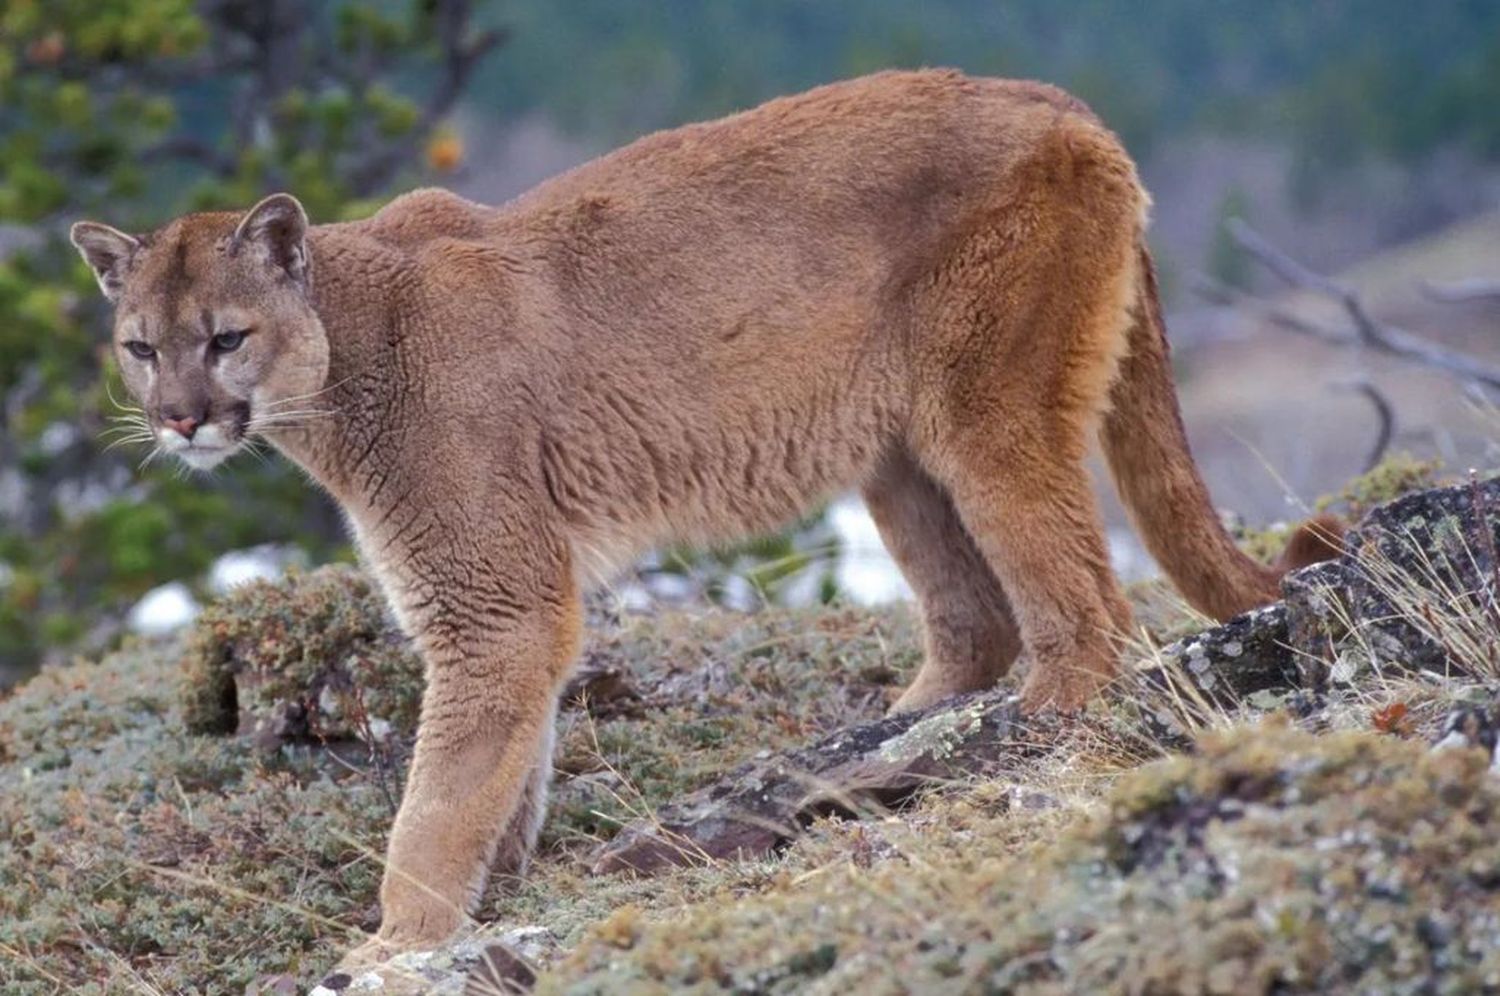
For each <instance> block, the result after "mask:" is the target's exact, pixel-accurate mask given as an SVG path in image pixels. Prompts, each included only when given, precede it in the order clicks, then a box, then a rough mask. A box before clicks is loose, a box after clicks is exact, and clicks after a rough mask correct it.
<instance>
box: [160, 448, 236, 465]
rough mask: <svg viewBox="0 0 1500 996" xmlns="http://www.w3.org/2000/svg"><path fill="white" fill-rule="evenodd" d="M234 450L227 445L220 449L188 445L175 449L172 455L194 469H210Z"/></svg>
mask: <svg viewBox="0 0 1500 996" xmlns="http://www.w3.org/2000/svg"><path fill="white" fill-rule="evenodd" d="M233 452H234V450H232V449H230V448H229V447H227V446H226V447H224V448H222V449H213V450H211V449H207V448H206V447H203V446H190V447H188V448H187V449H185V450H177V451H176V452H175V453H174V454H173V455H174V456H176V457H177V459H179V460H181V461H182V462H183V463H185V464H187V465H188V466H189V467H192V468H193V469H194V470H212V469H213V468H215V467H217V466H218V465H219V464H221V463H223V462H224V461H225V460H227V459H229V455H230V454H231V453H233Z"/></svg>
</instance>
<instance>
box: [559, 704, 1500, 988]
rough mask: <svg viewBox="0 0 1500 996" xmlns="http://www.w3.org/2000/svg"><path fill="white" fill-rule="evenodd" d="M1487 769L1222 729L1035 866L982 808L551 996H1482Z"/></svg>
mask: <svg viewBox="0 0 1500 996" xmlns="http://www.w3.org/2000/svg"><path fill="white" fill-rule="evenodd" d="M1487 763H1488V762H1487V759H1486V757H1485V756H1484V755H1483V753H1482V752H1479V751H1470V750H1454V751H1441V752H1436V753H1434V752H1430V751H1428V750H1427V749H1425V748H1424V747H1423V746H1422V745H1420V744H1412V743H1407V742H1402V741H1398V740H1394V739H1391V738H1389V737H1380V736H1376V735H1372V734H1369V733H1339V734H1332V735H1327V736H1324V737H1314V736H1311V735H1309V734H1306V733H1301V732H1296V731H1293V730H1290V729H1286V728H1282V727H1277V726H1270V727H1262V728H1253V729H1241V730H1237V731H1234V732H1232V733H1229V734H1222V735H1215V736H1211V737H1208V738H1205V739H1203V740H1202V741H1201V742H1200V743H1199V748H1198V751H1197V753H1196V754H1195V756H1192V757H1184V758H1173V759H1169V760H1165V761H1162V762H1159V763H1156V764H1152V765H1148V766H1147V767H1145V768H1143V769H1141V770H1140V771H1138V772H1135V773H1133V774H1130V775H1127V776H1125V777H1124V778H1122V779H1121V780H1120V782H1119V784H1118V785H1117V786H1116V788H1115V790H1114V791H1113V792H1112V794H1111V795H1110V797H1109V799H1108V802H1107V804H1106V806H1105V807H1104V808H1103V810H1102V811H1101V812H1100V813H1099V815H1097V816H1094V817H1091V818H1086V819H1083V820H1081V821H1080V822H1078V823H1076V825H1075V826H1074V827H1073V828H1072V829H1071V830H1070V831H1068V832H1066V833H1063V834H1060V835H1057V836H1056V838H1055V840H1054V842H1051V843H1046V842H1043V843H1041V844H1040V845H1038V846H1036V847H1033V848H1031V849H1030V850H1028V851H1026V852H1025V853H1023V854H1022V855H1020V856H1016V855H1015V854H1014V852H1013V851H1011V850H1006V849H1004V848H995V847H992V842H994V841H997V840H999V839H1000V838H999V836H997V835H994V834H993V831H994V830H995V828H996V826H997V823H996V821H994V820H990V821H989V822H988V823H987V824H986V823H985V822H984V821H983V820H981V821H980V822H979V824H978V825H977V826H976V825H974V824H973V823H971V824H970V825H969V826H968V827H966V828H965V830H964V840H965V843H966V845H967V852H966V854H965V856H964V857H962V858H959V859H957V860H952V859H951V855H950V854H949V853H948V852H947V851H946V850H945V848H951V846H952V845H951V844H948V845H944V844H943V843H942V842H941V841H942V837H943V835H942V834H941V833H939V834H934V835H930V836H929V837H928V838H927V839H926V840H919V841H913V842H910V843H909V846H910V847H911V848H912V850H909V851H907V852H905V853H903V854H902V857H903V858H905V859H906V860H902V861H890V862H886V863H884V864H882V865H879V866H877V867H876V868H875V869H873V870H872V871H869V872H865V871H861V870H859V869H857V868H852V867H847V866H846V867H843V868H838V869H834V870H830V871H828V872H827V873H826V874H821V875H817V876H813V877H810V878H807V879H804V880H802V881H785V882H782V883H780V884H778V885H776V886H774V887H773V888H771V889H770V890H768V891H767V892H766V893H765V894H764V895H761V896H757V897H753V898H750V899H745V900H740V901H732V900H731V899H730V898H729V897H728V896H722V895H721V896H716V897H713V898H711V899H710V900H708V901H705V902H701V903H698V904H696V905H694V906H691V907H689V908H686V909H683V910H680V911H677V912H675V913H673V914H671V915H669V916H666V917H660V918H657V919H654V920H650V921H646V922H642V921H640V919H639V918H637V919H636V920H635V921H633V923H632V926H631V930H630V931H629V932H628V933H625V932H622V931H620V930H611V932H609V933H605V932H602V931H601V932H600V933H599V934H597V935H594V934H590V935H589V937H588V938H587V940H585V942H584V943H583V944H582V945H581V946H580V947H579V948H578V949H577V951H576V952H575V953H574V954H573V955H572V956H571V957H570V958H569V959H568V960H567V961H566V962H565V963H563V965H561V966H560V967H559V968H558V969H556V970H555V971H554V972H552V973H551V974H548V975H544V976H543V978H542V980H541V984H540V986H539V991H540V992H543V993H571V994H584V993H603V992H609V993H620V992H653V991H661V990H662V989H663V988H666V989H671V990H672V991H689V992H692V991H702V992H708V991H737V992H768V993H770V992H791V991H797V990H800V989H802V988H804V987H807V986H809V985H811V984H813V981H814V980H817V985H818V987H819V989H820V991H829V992H847V991H862V992H871V993H884V992H910V991H934V992H960V991H962V992H978V991H984V992H1036V993H1052V992H1125V991H1130V992H1209V993H1212V992H1222V993H1238V992H1264V991H1271V990H1274V991H1280V992H1288V991H1299V992H1327V991H1362V992H1371V991H1380V992H1399V991H1411V992H1417V991H1421V992H1453V993H1458V992H1477V991H1481V990H1482V989H1484V987H1486V986H1488V987H1491V988H1493V987H1495V986H1497V985H1500V913H1497V912H1496V911H1497V910H1500V876H1497V875H1496V869H1497V868H1500V842H1496V841H1495V840H1494V836H1493V833H1492V832H1491V829H1490V828H1492V827H1493V821H1494V820H1495V819H1496V818H1500V785H1497V784H1496V782H1495V781H1494V779H1493V778H1491V777H1489V776H1488V774H1487ZM938 805H940V806H941V805H951V803H939V804H938ZM924 849H926V850H927V852H928V853H924ZM939 855H941V856H942V857H944V858H949V859H950V860H946V861H945V860H937V858H938V857H939Z"/></svg>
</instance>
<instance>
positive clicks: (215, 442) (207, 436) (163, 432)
mask: <svg viewBox="0 0 1500 996" xmlns="http://www.w3.org/2000/svg"><path fill="white" fill-rule="evenodd" d="M156 438H157V441H158V442H159V443H160V444H161V448H162V450H164V451H165V452H167V453H170V454H172V455H173V456H175V457H176V458H177V459H179V460H181V461H182V462H183V463H185V464H187V465H188V466H189V467H192V468H193V469H194V470H211V469H213V468H214V467H217V466H218V465H219V464H221V463H223V462H224V461H225V460H227V459H229V457H230V455H231V454H233V453H234V451H235V449H236V448H237V447H236V446H235V444H234V443H232V442H230V440H229V437H228V435H227V434H226V433H225V432H224V430H223V429H220V428H219V427H218V426H217V425H205V426H203V427H202V428H201V429H199V430H198V431H197V433H195V434H194V435H193V438H192V441H191V442H189V441H188V440H186V439H184V438H182V436H181V435H179V434H178V433H176V432H173V431H171V430H170V429H158V430H157V433H156Z"/></svg>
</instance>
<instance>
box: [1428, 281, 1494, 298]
mask: <svg viewBox="0 0 1500 996" xmlns="http://www.w3.org/2000/svg"><path fill="white" fill-rule="evenodd" d="M1422 291H1423V293H1425V294H1426V295H1427V296H1428V297H1430V298H1432V299H1433V300H1434V301H1448V302H1453V303H1461V302H1464V301H1495V302H1500V280H1487V279H1485V278H1484V277H1470V278H1469V279H1467V280H1444V281H1438V280H1424V281H1422Z"/></svg>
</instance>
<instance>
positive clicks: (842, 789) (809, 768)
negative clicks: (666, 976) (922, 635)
mask: <svg viewBox="0 0 1500 996" xmlns="http://www.w3.org/2000/svg"><path fill="white" fill-rule="evenodd" d="M1060 725H1061V724H1060V723H1059V721H1058V720H1057V719H1056V718H1055V717H1045V716H1042V717H1031V718H1028V719H1025V720H1023V719H1022V718H1021V716H1020V709H1019V705H1018V702H1017V700H1016V697H1015V696H1014V695H1013V694H1012V693H1011V692H1010V691H1009V690H1008V689H998V690H996V691H992V692H985V693H981V694H977V695H970V696H965V697H962V698H958V699H953V700H949V701H947V702H941V703H938V704H937V705H934V706H932V707H931V708H928V709H926V710H922V711H920V712H913V713H904V714H900V715H895V716H887V717H885V718H883V719H879V720H876V721H874V722H871V723H865V724H863V725H860V726H854V727H850V728H848V729H844V730H840V731H839V732H838V733H836V734H834V735H832V736H830V737H826V738H824V739H823V740H820V741H818V742H817V743H814V744H811V745H809V746H807V747H799V748H794V749H790V750H785V751H781V752H779V753H777V754H775V755H773V756H771V757H769V758H766V759H763V760H758V761H753V762H751V763H749V764H746V765H743V766H741V767H739V768H736V769H735V770H734V771H732V772H730V773H729V774H727V775H726V776H724V777H723V778H721V779H720V780H718V781H716V782H715V783H714V784H713V785H710V786H708V787H707V788H705V789H701V790H699V791H697V792H693V793H691V794H689V795H687V796H685V797H683V798H681V799H678V800H675V801H673V802H672V803H669V804H668V805H666V806H663V807H661V808H660V809H659V810H657V811H656V812H655V813H653V814H652V815H651V816H650V817H649V818H645V819H639V820H636V821H634V822H632V823H630V824H629V825H627V826H626V827H625V828H624V829H623V830H621V832H620V833H619V834H617V835H616V836H615V837H614V839H612V840H611V841H609V842H608V843H606V844H605V845H604V846H603V847H601V848H600V849H599V851H598V852H597V853H596V856H595V859H594V862H593V870H594V872H595V873H596V874H604V873H609V872H616V871H633V872H637V873H650V872H655V871H659V870H661V869H663V868H668V867H675V866H679V865H685V864H693V863H698V862H706V861H713V860H716V859H720V858H731V857H733V858H741V859H743V858H749V857H756V856H759V855H763V854H766V853H768V852H769V851H771V850H773V849H774V848H776V847H777V846H779V845H781V844H783V843H785V842H786V841H787V840H789V839H790V838H792V837H793V836H795V835H796V834H797V833H798V831H799V828H800V827H802V826H804V825H805V824H807V823H808V822H809V821H810V820H812V819H813V818H814V817H815V816H818V815H821V814H824V813H828V812H831V811H842V812H849V811H858V810H859V809H861V808H862V807H867V806H870V805H874V806H877V807H880V806H885V805H889V804H892V803H895V802H899V801H901V800H903V799H905V798H908V797H910V796H911V795H912V793H913V792H915V791H917V790H919V789H921V788H923V787H925V786H929V785H933V784H939V783H943V782H947V781H951V780H952V779H955V778H965V777H974V776H993V775H996V774H999V773H1000V772H1002V771H1004V770H1007V769H1009V770H1014V769H1015V768H1016V767H1017V766H1019V765H1023V764H1025V763H1026V762H1028V761H1030V760H1034V759H1035V758H1037V757H1039V756H1040V755H1042V754H1044V753H1046V752H1047V751H1049V750H1051V749H1053V748H1055V747H1056V745H1057V743H1058V742H1059V738H1058V735H1057V734H1058V730H1059V728H1060Z"/></svg>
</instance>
